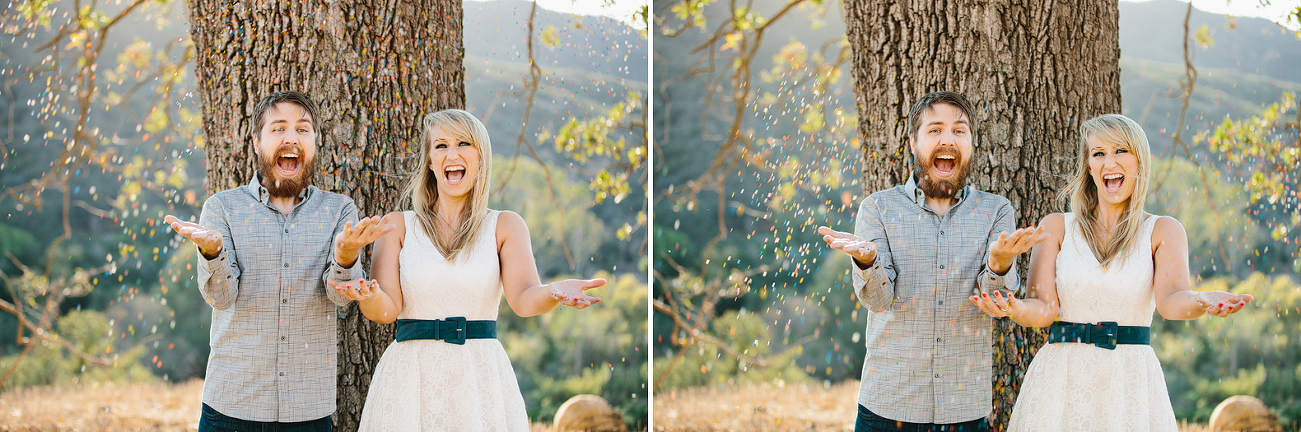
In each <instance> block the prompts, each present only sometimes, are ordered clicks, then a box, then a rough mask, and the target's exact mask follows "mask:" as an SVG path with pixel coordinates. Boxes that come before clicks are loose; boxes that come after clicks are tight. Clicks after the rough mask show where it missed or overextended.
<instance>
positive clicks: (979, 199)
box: [818, 92, 1046, 432]
mask: <svg viewBox="0 0 1301 432" xmlns="http://www.w3.org/2000/svg"><path fill="white" fill-rule="evenodd" d="M908 128H909V130H910V131H911V133H910V135H909V136H908V146H909V148H910V149H911V150H912V154H913V167H914V171H913V174H912V176H911V177H909V179H908V183H907V184H905V185H901V186H895V187H893V188H890V189H886V190H883V191H880V192H877V193H874V194H872V195H871V196H869V197H867V199H864V200H863V202H862V204H861V205H860V206H859V208H858V215H857V218H856V219H857V222H856V224H855V228H854V234H849V233H844V232H838V231H834V230H831V229H830V228H828V227H820V228H819V229H818V232H819V233H821V234H822V235H823V240H824V241H826V242H827V244H828V245H829V246H830V247H831V248H834V249H839V250H841V251H843V252H844V253H846V254H849V256H850V257H851V258H852V259H853V262H854V266H855V268H854V271H853V278H854V288H855V291H856V293H857V296H858V301H859V302H860V303H862V304H863V306H865V307H867V308H868V309H869V310H870V311H871V312H870V313H869V314H868V319H867V330H866V333H865V334H866V335H867V337H866V339H867V358H866V360H865V361H864V362H863V375H862V385H861V388H860V389H859V395H858V404H859V405H858V418H857V421H856V423H855V428H854V430H855V431H860V432H861V431H900V430H903V431H913V430H916V431H932V430H945V431H986V430H988V425H987V420H986V417H988V416H989V413H990V412H991V410H992V405H993V402H992V397H993V389H992V386H991V384H990V379H991V376H992V361H991V352H992V349H991V344H990V326H991V322H992V320H991V318H990V317H989V316H988V315H986V314H984V313H983V312H981V311H980V309H977V308H976V307H975V306H972V304H971V303H969V301H968V299H969V298H970V297H971V296H973V295H977V296H998V297H1002V296H1006V295H1010V294H1011V293H1013V292H1016V291H1019V289H1018V287H1019V282H1018V278H1017V274H1016V269H1015V264H1016V256H1017V255H1019V254H1021V253H1024V252H1026V251H1028V250H1030V248H1031V247H1032V246H1033V245H1034V244H1035V243H1037V242H1039V241H1042V240H1043V239H1044V238H1046V237H1045V236H1046V234H1042V232H1041V230H1037V229H1035V228H1034V227H1030V228H1026V229H1021V230H1015V231H1013V229H1014V228H1015V227H1016V213H1015V211H1014V210H1013V208H1012V204H1011V203H1010V202H1008V200H1007V199H1006V198H1003V197H1001V196H998V195H994V194H990V193H987V192H983V191H979V190H976V189H975V188H973V187H971V186H969V185H967V175H968V174H969V172H970V170H971V157H972V148H973V147H974V146H975V145H976V141H977V138H976V137H977V131H978V129H977V122H976V116H975V110H973V109H972V107H971V103H970V102H967V99H966V98H965V97H963V96H962V95H961V94H958V93H953V92H936V93H931V94H928V95H926V96H924V97H922V98H921V100H919V101H917V103H916V104H914V105H913V107H912V110H911V112H910V113H909V115H908ZM1009 232H1010V234H1009Z"/></svg>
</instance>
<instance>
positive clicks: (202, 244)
mask: <svg viewBox="0 0 1301 432" xmlns="http://www.w3.org/2000/svg"><path fill="white" fill-rule="evenodd" d="M163 223H166V224H168V225H171V226H172V230H173V231H176V233H177V234H180V235H181V237H185V238H187V239H189V240H190V241H192V242H194V245H195V246H198V247H199V253H201V254H203V257H204V258H207V259H210V260H211V259H216V258H217V257H218V256H219V255H221V233H219V232H217V231H216V230H210V229H207V228H204V227H203V226H202V225H199V224H196V223H193V222H185V221H182V220H181V219H180V218H177V217H176V216H172V215H167V217H165V218H163Z"/></svg>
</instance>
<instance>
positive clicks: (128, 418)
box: [0, 379, 551, 432]
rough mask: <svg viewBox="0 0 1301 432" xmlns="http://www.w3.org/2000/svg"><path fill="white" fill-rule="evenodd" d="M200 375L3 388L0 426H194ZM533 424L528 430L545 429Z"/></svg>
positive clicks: (108, 429)
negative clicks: (164, 379)
mask: <svg viewBox="0 0 1301 432" xmlns="http://www.w3.org/2000/svg"><path fill="white" fill-rule="evenodd" d="M202 395H203V381H202V380H197V379H196V380H192V381H186V382H183V383H163V382H157V383H145V384H111V383H110V384H87V385H68V386H59V387H35V388H28V389H18V390H5V391H4V392H3V393H0V432H8V431H97V432H98V431H104V432H118V431H122V432H126V431H132V432H134V431H194V430H197V429H198V424H199V403H200V402H199V401H200V399H201V398H202ZM550 429H551V428H550V425H549V424H534V425H533V426H532V428H531V431H532V432H547V431H549V430H550Z"/></svg>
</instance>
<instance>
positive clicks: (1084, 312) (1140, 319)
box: [1056, 213, 1160, 326]
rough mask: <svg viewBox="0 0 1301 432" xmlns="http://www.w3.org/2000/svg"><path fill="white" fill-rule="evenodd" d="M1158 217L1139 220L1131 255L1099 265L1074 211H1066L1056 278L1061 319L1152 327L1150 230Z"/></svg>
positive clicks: (1153, 305) (1153, 298)
mask: <svg viewBox="0 0 1301 432" xmlns="http://www.w3.org/2000/svg"><path fill="white" fill-rule="evenodd" d="M1158 218H1160V216H1151V217H1148V218H1147V219H1146V220H1144V221H1143V223H1142V224H1141V225H1140V226H1139V230H1138V238H1137V239H1135V242H1134V247H1133V249H1131V250H1130V253H1129V254H1128V255H1127V256H1124V257H1119V258H1117V259H1114V260H1112V262H1111V265H1110V266H1108V267H1107V268H1106V269H1103V268H1102V266H1101V265H1100V264H1099V263H1098V260H1097V258H1095V257H1094V256H1093V251H1092V250H1091V249H1089V244H1088V243H1087V242H1085V241H1084V236H1083V234H1082V232H1081V230H1080V227H1079V224H1078V223H1076V220H1075V215H1074V214H1071V213H1066V233H1065V236H1064V237H1063V238H1062V248H1061V251H1060V252H1058V253H1057V279H1056V285H1057V300H1058V301H1059V304H1060V305H1061V310H1060V315H1061V320H1062V321H1069V322H1075V323H1098V322H1103V321H1115V322H1116V323H1118V324H1120V325H1123V326H1150V325H1152V312H1153V311H1155V310H1156V300H1155V297H1154V296H1153V292H1152V276H1153V260H1152V229H1153V227H1155V226H1156V220H1157V219H1158Z"/></svg>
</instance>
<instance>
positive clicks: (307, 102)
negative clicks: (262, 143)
mask: <svg viewBox="0 0 1301 432" xmlns="http://www.w3.org/2000/svg"><path fill="white" fill-rule="evenodd" d="M281 102H289V103H291V104H294V105H298V106H300V107H303V110H305V111H307V114H308V115H310V116H312V129H317V128H319V127H320V121H321V117H320V116H317V115H316V113H317V109H316V103H314V102H312V99H311V98H309V97H307V95H306V94H303V93H301V92H296V91H282V92H275V93H272V94H271V95H269V96H267V97H264V98H262V101H261V102H258V103H257V106H256V107H254V108H253V137H255V138H256V137H257V136H258V134H261V133H262V126H266V124H267V111H270V110H271V108H274V107H275V106H276V104H278V103H281Z"/></svg>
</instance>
